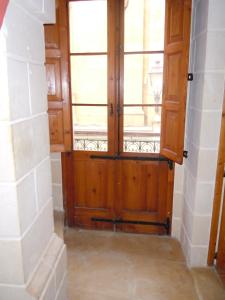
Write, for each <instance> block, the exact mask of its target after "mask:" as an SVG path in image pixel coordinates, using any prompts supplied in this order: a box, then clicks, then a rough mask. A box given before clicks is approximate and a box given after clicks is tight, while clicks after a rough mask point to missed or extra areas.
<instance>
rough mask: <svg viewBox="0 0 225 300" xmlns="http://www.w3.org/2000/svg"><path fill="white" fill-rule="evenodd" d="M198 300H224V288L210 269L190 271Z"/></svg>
mask: <svg viewBox="0 0 225 300" xmlns="http://www.w3.org/2000/svg"><path fill="white" fill-rule="evenodd" d="M191 272H192V275H193V278H194V281H195V286H196V290H197V293H198V295H199V299H204V300H225V290H224V287H223V285H222V283H221V281H220V279H219V277H218V275H217V274H216V272H215V270H214V269H212V268H193V269H192V270H191Z"/></svg>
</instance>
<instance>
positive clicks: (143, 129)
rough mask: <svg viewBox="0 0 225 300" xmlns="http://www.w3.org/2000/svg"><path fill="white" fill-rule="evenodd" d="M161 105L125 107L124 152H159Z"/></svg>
mask: <svg viewBox="0 0 225 300" xmlns="http://www.w3.org/2000/svg"><path fill="white" fill-rule="evenodd" d="M160 127H161V107H137V106H136V107H124V141H123V151H124V152H140V153H159V149H160Z"/></svg>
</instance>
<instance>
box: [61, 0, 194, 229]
mask: <svg viewBox="0 0 225 300" xmlns="http://www.w3.org/2000/svg"><path fill="white" fill-rule="evenodd" d="M168 2H169V3H170V4H169V5H168ZM68 3H69V5H68V12H69V14H68V15H69V20H68V23H69V28H70V33H69V37H70V45H69V60H70V79H71V111H72V124H73V151H72V152H71V153H70V154H64V155H63V174H64V176H63V177H64V198H65V200H66V203H67V216H68V223H69V225H71V226H73V225H76V226H80V227H84V228H102V229H111V230H112V229H114V230H122V231H127V232H143V233H159V234H168V233H169V232H170V224H171V216H172V196H173V179H174V170H173V168H174V164H173V161H171V160H170V159H171V158H170V157H169V158H167V157H164V156H162V155H160V153H159V152H160V133H161V131H163V130H161V112H162V110H163V109H165V107H166V105H164V104H165V103H163V99H162V98H163V97H162V87H163V84H164V85H165V83H163V80H164V81H165V80H166V78H167V76H165V66H164V63H163V62H164V54H165V49H164V32H165V34H166V36H167V32H168V30H167V29H168V24H169V25H171V24H172V25H171V26H172V29H171V31H170V32H171V36H172V38H174V39H175V37H174V36H175V35H176V30H175V28H174V26H175V25H174V24H177V22H178V24H182V26H183V27H182V29H180V30H181V31H182V34H181V37H180V35H179V32H180V31H179V32H178V33H177V35H178V37H179V39H177V40H176V39H175V40H173V42H174V43H175V44H176V42H177V43H178V44H179V45H178V44H176V45H175V46H176V47H178V46H179V47H178V48H179V51H183V50H184V49H185V47H187V46H188V45H187V43H182V42H181V40H182V39H184V38H185V40H188V39H189V36H188V34H189V31H188V26H189V25H190V20H189V19H188V16H189V15H188V14H187V13H186V10H187V8H188V9H190V5H189V6H188V5H187V3H189V4H190V1H189V0H185V5H183V1H180V0H174V1H164V0H159V1H123V0H116V1H114V0H108V1H107V0H104V1H94V0H93V1H69V2H68ZM165 4H166V5H165ZM165 11H166V17H165ZM168 14H169V16H170V17H168ZM184 16H185V18H184V19H183V17H184ZM189 18H190V16H189ZM174 19H175V20H174ZM152 20H153V21H152ZM165 20H166V22H167V23H168V24H167V23H166V24H165ZM155 24H157V28H156V27H155ZM156 33H157V34H156ZM85 37H86V38H85ZM165 40H166V41H167V37H166V38H165ZM172 48H173V47H172ZM178 48H176V49H178ZM181 48H182V49H181ZM178 57H179V61H178V63H177V64H178V65H179V67H176V66H177V64H175V65H174V64H171V66H170V73H171V74H172V77H174V78H175V81H176V82H175V83H176V84H177V78H179V75H180V72H181V70H182V74H181V75H182V80H181V81H179V85H181V86H180V88H179V91H180V90H182V91H183V92H182V97H181V99H180V98H179V103H180V105H181V106H182V105H183V104H182V101H184V100H185V89H186V82H185V81H184V78H183V76H184V72H185V71H186V72H187V65H188V63H187V60H188V58H187V51H186V52H185V54H184V56H182V59H180V58H181V56H180V54H179V55H178ZM175 61H176V59H175ZM181 62H182V68H180V64H181ZM183 63H184V64H183ZM104 76H105V77H104ZM172 77H171V80H172ZM163 78H164V79H163ZM170 84H173V85H174V83H173V81H170ZM171 89H173V90H176V89H177V86H175V87H173V88H171ZM178 96H180V94H179V95H178ZM183 106H184V105H183ZM183 106H182V107H183ZM179 120H181V121H182V122H183V115H182V116H181V118H179ZM178 123H179V122H176V126H179V124H178ZM167 125H168V124H165V123H164V125H163V126H167ZM182 126H183V125H182ZM181 131H182V130H181ZM181 135H182V134H180V135H179V139H180V138H181ZM176 149H177V148H176ZM179 150H180V146H179ZM173 158H174V157H173Z"/></svg>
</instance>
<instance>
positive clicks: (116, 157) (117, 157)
mask: <svg viewBox="0 0 225 300" xmlns="http://www.w3.org/2000/svg"><path fill="white" fill-rule="evenodd" d="M90 158H91V159H110V160H140V161H167V162H168V165H169V168H170V170H172V169H173V161H172V160H170V159H168V158H166V157H163V156H152V157H146V156H121V155H91V156H90Z"/></svg>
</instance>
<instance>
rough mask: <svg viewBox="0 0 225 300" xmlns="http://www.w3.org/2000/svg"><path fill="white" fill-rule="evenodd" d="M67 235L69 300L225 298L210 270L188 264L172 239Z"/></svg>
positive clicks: (97, 233) (83, 233)
mask: <svg viewBox="0 0 225 300" xmlns="http://www.w3.org/2000/svg"><path fill="white" fill-rule="evenodd" d="M64 237H65V243H66V244H67V248H68V282H69V287H68V290H69V300H176V299H179V300H181V299H182V300H192V299H196V300H197V299H201V300H223V299H225V292H224V290H223V288H222V286H221V285H220V283H219V281H218V278H217V277H216V276H215V274H214V272H213V271H212V270H211V269H195V270H193V271H192V273H191V272H190V271H189V270H188V269H187V267H186V265H185V261H184V257H183V254H182V251H181V248H180V245H179V243H178V242H177V241H176V240H174V239H171V238H167V237H159V236H150V235H135V234H126V233H113V232H101V231H87V230H78V229H67V230H66V231H65V233H64ZM202 270H203V271H202ZM204 270H207V272H206V273H204ZM193 275H194V276H193ZM193 278H194V279H193ZM208 281H210V285H208V283H207V282H208ZM207 287H210V293H207ZM202 289H203V292H202Z"/></svg>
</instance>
